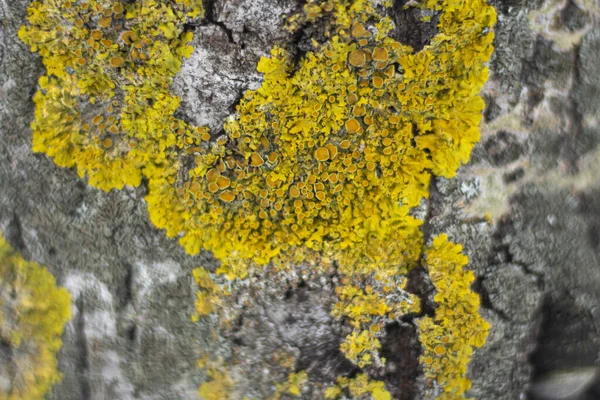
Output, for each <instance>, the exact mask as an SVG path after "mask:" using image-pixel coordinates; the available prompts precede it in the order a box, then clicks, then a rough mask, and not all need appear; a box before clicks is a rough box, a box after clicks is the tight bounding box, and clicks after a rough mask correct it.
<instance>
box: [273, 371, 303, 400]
mask: <svg viewBox="0 0 600 400" xmlns="http://www.w3.org/2000/svg"><path fill="white" fill-rule="evenodd" d="M307 380H308V375H307V374H306V372H304V371H300V372H294V373H291V374H290V375H289V376H288V380H287V381H286V382H284V383H280V384H278V385H276V386H275V393H274V394H273V396H272V400H280V399H281V398H282V397H283V395H286V394H287V395H290V396H293V397H299V396H300V391H301V389H302V385H304V384H305V383H306V381H307Z"/></svg>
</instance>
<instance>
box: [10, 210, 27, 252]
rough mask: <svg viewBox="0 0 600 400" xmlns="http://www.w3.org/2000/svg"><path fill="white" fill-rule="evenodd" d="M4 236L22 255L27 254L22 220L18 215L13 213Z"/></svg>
mask: <svg viewBox="0 0 600 400" xmlns="http://www.w3.org/2000/svg"><path fill="white" fill-rule="evenodd" d="M4 235H5V238H6V240H7V241H8V242H9V243H10V244H11V245H12V247H13V248H14V249H15V250H17V251H18V252H19V253H21V254H24V255H26V254H27V246H26V245H25V239H24V238H23V227H22V225H21V218H20V217H19V215H17V214H16V213H13V215H12V218H11V219H10V222H9V223H8V226H7V228H6V232H5V233H4Z"/></svg>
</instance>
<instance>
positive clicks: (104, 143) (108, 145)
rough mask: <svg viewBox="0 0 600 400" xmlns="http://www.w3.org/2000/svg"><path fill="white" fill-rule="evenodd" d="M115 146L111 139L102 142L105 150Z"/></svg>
mask: <svg viewBox="0 0 600 400" xmlns="http://www.w3.org/2000/svg"><path fill="white" fill-rule="evenodd" d="M112 145H113V141H112V139H111V138H106V139H104V140H103V141H102V146H104V148H106V149H108V148H109V147H112Z"/></svg>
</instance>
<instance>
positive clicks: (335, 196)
mask: <svg viewBox="0 0 600 400" xmlns="http://www.w3.org/2000/svg"><path fill="white" fill-rule="evenodd" d="M391 4H392V2H391V1H389V0H384V1H382V2H379V3H376V2H372V1H371V0H354V1H350V0H326V1H314V0H310V1H308V2H307V4H306V5H305V6H304V10H303V12H301V13H299V14H298V15H295V16H293V17H291V18H290V19H289V28H290V30H292V31H293V30H295V29H298V28H299V27H300V26H302V25H304V24H307V23H319V24H321V25H322V26H323V27H324V30H323V32H324V33H323V34H324V37H326V38H327V40H326V41H325V42H324V43H318V42H316V41H314V42H313V44H312V45H313V51H310V52H308V53H307V54H306V55H305V56H304V57H303V58H302V60H300V62H299V63H298V64H296V65H295V64H293V62H292V61H293V57H292V56H291V55H290V54H289V53H288V52H287V51H286V50H285V49H284V48H282V47H278V46H275V47H274V48H273V49H272V50H271V55H270V57H264V58H262V59H261V60H260V62H259V63H258V66H257V69H258V71H259V72H261V73H263V75H264V81H263V84H262V86H261V87H260V88H259V89H257V90H254V91H248V92H246V93H245V95H244V96H243V98H242V99H241V101H240V103H239V105H238V106H237V109H236V113H235V115H233V116H232V117H231V118H230V119H229V120H228V121H226V122H225V124H224V134H223V135H221V136H219V137H213V136H211V134H210V133H209V131H208V129H207V128H205V127H192V126H189V125H188V124H186V123H185V122H184V121H182V120H180V119H177V118H175V117H174V116H173V114H174V112H175V110H176V109H177V107H178V105H179V99H178V98H177V97H175V96H172V95H171V94H170V93H169V88H170V85H171V82H172V79H173V76H174V75H175V73H176V72H177V71H178V70H179V68H180V66H181V62H182V59H183V58H184V57H187V56H189V55H190V53H191V52H192V50H193V49H192V48H191V47H190V46H189V44H188V43H189V42H190V41H191V39H192V35H191V33H189V32H184V24H185V22H186V21H188V20H190V19H193V18H197V17H199V16H201V15H202V12H203V10H202V6H201V3H200V1H191V0H171V1H167V0H142V1H136V2H127V3H121V2H118V1H114V0H97V1H92V0H89V1H87V0H78V1H67V0H47V1H44V2H34V3H32V5H31V7H30V8H29V18H28V19H29V22H30V25H29V27H26V28H23V29H22V30H21V31H20V36H21V38H22V39H23V40H24V41H25V42H26V43H28V44H29V45H30V46H31V48H32V50H34V51H39V52H40V54H41V56H42V60H43V62H44V65H45V66H46V68H47V75H45V76H43V77H42V78H41V79H40V90H38V92H37V94H36V95H35V97H34V101H35V103H36V116H35V121H34V123H33V131H34V133H33V142H34V150H35V151H41V152H45V153H47V154H48V155H50V156H51V157H53V158H54V160H55V162H56V163H57V164H59V165H62V166H75V167H76V168H77V170H78V172H79V174H80V175H82V176H83V175H87V177H88V179H89V182H90V183H91V184H92V185H94V186H97V187H100V188H102V189H104V190H109V189H112V188H122V187H123V185H126V184H127V185H134V186H135V185H138V184H139V183H140V181H141V178H142V177H145V178H146V179H147V181H148V194H147V196H146V201H147V204H148V210H149V214H150V218H151V220H152V222H153V223H154V224H155V225H156V226H157V227H159V228H161V229H164V230H165V231H166V233H167V235H168V236H169V237H178V238H179V241H180V243H181V245H182V246H183V247H184V248H185V249H186V250H187V251H188V252H189V253H191V254H196V253H198V252H199V251H200V250H201V249H206V250H210V251H212V252H213V253H214V254H215V256H216V257H217V258H218V259H220V260H221V261H222V265H221V267H220V268H219V269H218V270H217V272H218V273H220V274H223V275H225V276H226V277H227V278H228V279H230V280H235V279H244V278H245V277H246V276H247V274H248V271H249V269H250V268H254V267H263V268H264V267H266V266H268V267H269V268H273V269H286V268H289V266H290V265H297V264H303V265H306V266H307V267H310V268H314V269H318V268H323V269H326V268H330V267H331V266H334V267H335V268H336V270H337V273H338V274H339V275H340V276H341V282H342V284H341V285H340V287H339V288H337V290H336V292H337V295H338V298H339V301H338V303H337V304H336V305H335V306H334V307H333V311H332V312H333V315H334V316H336V317H338V318H339V319H341V320H344V321H346V322H347V323H348V326H349V327H350V333H349V334H348V336H347V337H346V340H345V341H344V343H343V344H342V350H343V351H344V352H345V354H346V355H347V356H348V358H349V359H351V360H352V361H353V362H355V363H356V364H358V365H359V366H360V367H368V366H369V365H371V364H376V365H380V364H383V363H384V362H385V360H382V359H379V357H378V349H379V347H380V344H379V341H378V337H379V336H380V335H382V332H383V330H382V327H383V326H384V324H386V323H388V322H390V321H394V320H396V319H398V318H399V317H401V316H402V315H405V314H407V313H411V312H415V311H417V310H418V308H419V304H418V299H417V298H416V297H415V296H413V295H411V294H409V293H407V292H406V291H405V290H404V285H405V277H404V274H405V273H406V272H407V271H408V270H409V269H410V268H412V267H414V266H415V265H416V264H417V263H418V261H419V259H420V258H421V252H422V248H423V234H422V232H421V230H420V226H421V225H422V221H420V220H418V219H416V218H415V217H413V216H411V214H410V211H411V210H412V209H413V208H414V207H415V206H417V205H418V204H419V203H420V202H421V200H422V199H423V198H424V197H427V196H428V185H429V181H430V179H431V177H432V175H436V176H443V177H446V178H450V177H452V176H454V174H455V173H456V170H457V169H458V167H459V166H460V165H461V163H464V162H467V161H468V159H469V156H470V152H471V149H472V147H473V146H474V144H475V143H476V142H477V141H478V140H479V135H480V132H479V129H478V125H479V123H480V121H481V118H482V111H483V108H484V102H483V100H482V99H481V97H480V96H479V95H478V93H479V92H480V90H481V88H482V86H483V84H484V83H485V81H486V80H487V77H488V69H487V67H486V66H485V63H486V62H487V61H488V60H489V58H490V56H491V53H492V51H493V45H492V42H493V38H494V35H493V32H492V31H491V28H492V26H493V24H494V23H495V20H496V14H495V11H494V9H493V7H491V6H489V5H488V4H487V3H486V1H485V0H421V1H415V2H411V3H410V4H411V5H410V6H412V7H419V8H423V9H427V10H430V11H434V12H436V13H438V14H439V23H438V26H437V29H438V34H437V35H436V36H435V37H434V38H433V39H432V40H431V42H430V43H429V44H428V45H427V46H425V47H424V48H423V49H421V50H419V51H416V52H415V50H414V49H413V48H411V47H410V46H407V45H405V44H402V43H400V42H398V41H397V40H395V39H393V38H392V37H391V32H392V29H393V23H392V21H391V19H390V18H389V17H386V16H385V10H386V8H388V7H390V6H391ZM407 7H409V5H407ZM196 278H197V279H200V280H202V281H203V282H204V279H205V277H202V276H199V275H198V276H196ZM206 285H207V286H203V287H202V288H201V293H200V295H199V302H198V303H197V308H198V312H199V314H203V313H205V312H208V311H210V309H211V308H214V304H215V301H217V300H216V298H215V296H216V295H218V290H217V289H216V288H215V287H214V286H211V285H210V284H208V283H207V284H206ZM424 337H425V336H424ZM425 340H427V339H425ZM469 340H470V339H469ZM459 372H460V374H463V375H464V373H463V370H462V369H461V370H459ZM452 373H458V372H456V371H454V372H452ZM461 376H462V375H461ZM438 378H440V375H438ZM441 379H442V380H443V379H444V378H441Z"/></svg>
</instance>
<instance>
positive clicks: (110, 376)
mask: <svg viewBox="0 0 600 400" xmlns="http://www.w3.org/2000/svg"><path fill="white" fill-rule="evenodd" d="M103 359H104V361H105V364H104V366H103V367H102V376H103V378H104V382H107V383H110V385H111V386H112V388H113V390H112V394H113V395H118V396H119V397H118V398H114V397H113V398H114V399H115V400H117V399H118V400H129V399H133V398H135V395H134V391H135V389H134V386H133V385H132V384H131V382H129V380H128V379H127V377H126V376H125V374H124V373H123V370H122V369H121V361H122V359H121V357H119V355H118V354H117V353H116V352H115V351H112V350H108V351H106V352H104V357H103ZM107 396H108V394H107ZM107 398H108V397H107Z"/></svg>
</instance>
